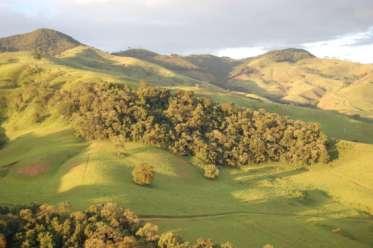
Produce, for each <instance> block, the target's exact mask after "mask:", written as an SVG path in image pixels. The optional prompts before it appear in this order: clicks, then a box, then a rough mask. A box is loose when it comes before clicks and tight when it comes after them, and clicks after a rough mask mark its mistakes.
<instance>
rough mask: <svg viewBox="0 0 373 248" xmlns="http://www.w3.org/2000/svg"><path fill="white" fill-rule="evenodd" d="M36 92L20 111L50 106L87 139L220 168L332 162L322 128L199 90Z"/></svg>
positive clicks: (105, 87)
mask: <svg viewBox="0 0 373 248" xmlns="http://www.w3.org/2000/svg"><path fill="white" fill-rule="evenodd" d="M28 87H31V86H28ZM35 88H36V89H35ZM37 88H40V90H41V92H40V93H38V89H37ZM33 89H35V90H33V91H29V92H28V93H23V94H21V96H22V97H21V98H20V99H21V101H20V102H18V103H17V106H18V108H19V109H20V110H22V109H23V108H24V106H27V104H28V103H30V102H31V103H35V104H36V103H39V102H40V103H41V104H44V105H46V103H49V105H51V106H53V107H54V108H56V109H58V111H59V112H60V114H62V115H63V116H64V117H65V118H67V119H70V120H71V121H72V123H73V127H74V129H75V131H76V133H77V134H78V135H79V136H81V137H83V138H85V139H87V140H97V139H99V140H100V139H110V140H121V141H122V142H125V141H136V142H142V143H146V144H153V145H157V146H159V147H162V148H166V149H168V150H170V151H172V152H174V153H177V154H180V155H185V156H189V155H192V156H196V157H197V158H198V159H200V160H201V161H203V162H204V163H205V164H211V165H215V166H230V167H239V166H244V165H248V164H251V163H262V162H265V161H281V160H283V161H287V162H289V163H293V164H312V163H316V162H325V161H327V160H328V152H327V149H326V137H325V135H324V134H323V133H322V132H321V130H320V127H319V125H317V124H314V123H305V122H303V121H293V120H289V119H287V118H286V117H284V116H280V115H278V114H274V113H268V112H266V111H264V110H250V109H243V108H238V107H236V106H234V105H232V104H218V103H215V102H213V101H212V100H211V99H208V98H201V97H197V96H195V95H194V94H193V92H188V91H176V92H175V93H171V91H169V90H166V89H162V88H155V87H150V86H146V85H143V86H141V87H139V88H138V89H137V90H132V89H129V88H128V87H126V86H123V85H119V84H81V85H79V86H75V87H73V88H71V89H69V90H55V89H52V88H50V87H49V88H48V87H44V86H43V87H34V88H33ZM31 92H32V93H31ZM51 92H52V93H51ZM52 95H53V96H52ZM22 100H23V101H22Z"/></svg>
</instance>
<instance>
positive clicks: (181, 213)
mask: <svg viewBox="0 0 373 248" xmlns="http://www.w3.org/2000/svg"><path fill="white" fill-rule="evenodd" d="M17 120H19V116H14V117H13V118H10V119H9V120H8V121H7V122H6V123H4V125H3V126H4V127H5V128H6V130H7V134H8V137H9V138H10V143H9V144H8V145H7V146H6V147H5V148H4V149H2V150H0V168H1V169H0V198H1V202H2V203H3V204H27V203H30V202H35V201H36V202H48V203H52V204H53V203H58V202H62V201H69V202H71V203H72V204H73V206H74V207H75V208H77V209H82V208H84V207H86V206H87V205H89V204H91V203H96V202H102V201H115V202H119V203H120V204H123V205H124V206H126V207H129V208H131V209H133V210H135V211H136V212H137V213H139V214H140V215H141V216H142V217H143V218H145V219H149V220H151V221H153V222H156V223H158V224H159V225H160V227H161V228H162V229H163V230H170V229H171V230H174V231H175V232H178V233H180V234H182V235H183V236H184V237H185V238H187V239H192V238H193V239H194V238H198V237H199V236H205V237H211V238H213V239H216V240H217V241H223V240H232V241H234V243H235V244H236V246H237V247H261V246H262V245H264V244H266V243H271V244H273V245H274V246H275V247H328V248H329V247H371V246H372V245H373V239H372V234H373V231H372V230H373V219H372V217H371V215H369V214H368V212H370V213H372V212H373V209H372V208H371V207H372V206H373V198H372V193H373V182H372V180H371V178H372V173H373V168H372V167H371V166H369V162H370V161H372V160H373V146H371V145H364V144H358V143H350V142H342V143H340V144H339V145H338V147H339V148H338V149H339V152H340V154H339V159H338V160H335V161H334V162H332V163H331V164H330V165H317V166H315V167H313V168H312V170H310V171H307V170H305V169H303V168H297V167H290V166H288V165H284V164H278V163H277V164H275V163H269V164H264V165H261V166H256V167H250V168H245V169H242V170H237V169H222V170H221V175H220V177H219V179H218V180H216V181H210V180H207V179H204V178H203V177H202V175H201V171H200V170H199V169H198V168H197V167H196V166H195V165H193V164H192V163H191V161H193V160H190V159H189V158H182V157H179V156H175V155H173V154H170V153H169V152H167V151H164V150H162V149H159V148H156V147H153V146H147V145H141V144H134V143H128V144H127V145H126V153H127V154H126V155H125V156H124V157H118V156H117V152H116V148H115V147H114V146H113V145H112V144H110V143H108V142H93V143H85V142H83V141H80V140H78V139H77V138H76V137H75V136H74V135H73V133H72V131H71V130H70V129H68V128H66V123H63V121H61V120H59V119H53V118H51V119H48V120H46V121H45V122H44V123H43V124H41V125H32V124H27V125H24V126H22V125H21V124H18V125H16V123H17ZM18 123H19V122H18ZM139 163H148V164H152V165H154V167H155V168H156V171H157V174H156V179H155V181H154V184H153V185H152V186H151V187H141V186H137V185H135V184H133V183H132V181H131V168H132V167H133V166H134V165H136V164H139Z"/></svg>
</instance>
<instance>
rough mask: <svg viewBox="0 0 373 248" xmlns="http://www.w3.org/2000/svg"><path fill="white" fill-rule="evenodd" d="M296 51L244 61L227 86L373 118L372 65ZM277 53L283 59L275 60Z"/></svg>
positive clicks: (276, 98)
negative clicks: (372, 96)
mask: <svg viewBox="0 0 373 248" xmlns="http://www.w3.org/2000/svg"><path fill="white" fill-rule="evenodd" d="M296 51H297V52H294V51H293V50H283V51H277V57H276V56H275V57H274V56H273V54H272V53H268V54H265V55H263V56H259V57H257V58H255V59H249V60H247V61H246V62H244V63H242V64H241V65H239V66H238V67H236V68H235V69H234V70H233V72H232V73H231V79H232V80H231V81H230V82H229V85H230V87H237V85H239V86H240V87H241V88H242V89H243V90H247V91H253V92H255V93H257V94H259V95H263V96H266V97H268V98H271V99H274V100H277V101H285V102H294V103H297V104H302V105H308V106H315V107H319V108H321V109H331V110H336V111H338V112H341V113H345V114H350V115H354V114H355V115H361V116H365V117H372V116H373V111H372V110H373V105H372V100H371V98H370V97H369V95H370V93H371V92H372V90H373V84H372V82H373V74H372V72H373V66H372V65H362V64H356V63H351V62H347V61H340V60H332V59H319V58H316V57H314V56H311V55H310V54H309V53H308V52H306V51H303V56H300V55H299V53H302V52H300V51H299V50H296ZM289 53H290V54H291V53H293V56H295V57H292V56H290V55H289ZM278 54H283V55H282V56H283V57H281V58H280V59H279V55H278ZM297 54H298V55H297ZM297 56H299V57H297Z"/></svg>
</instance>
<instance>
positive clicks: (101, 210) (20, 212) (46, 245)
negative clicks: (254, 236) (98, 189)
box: [0, 203, 233, 248]
mask: <svg viewBox="0 0 373 248" xmlns="http://www.w3.org/2000/svg"><path fill="white" fill-rule="evenodd" d="M7 247H22V248H28V247H30V248H32V247H40V248H60V247H61V248H62V247H69V248H80V247H86V248H108V247H111V248H155V247H159V248H232V247H233V246H232V245H231V244H230V243H229V242H226V243H224V244H221V245H219V244H216V243H215V242H213V241H212V240H210V239H198V240H197V241H196V242H194V243H188V242H184V241H183V240H182V239H181V238H180V237H179V236H177V235H175V234H174V233H172V232H166V233H160V232H159V230H158V226H156V225H154V224H151V223H144V222H142V221H140V219H139V218H138V216H137V215H136V214H135V213H133V212H132V211H130V210H128V209H123V208H121V207H119V206H117V205H116V204H113V203H106V204H100V205H92V206H90V207H89V208H88V209H87V210H85V211H77V212H73V213H71V212H70V207H69V206H68V205H67V204H61V205H58V206H52V205H47V204H43V205H33V206H30V207H17V208H7V207H0V248H7Z"/></svg>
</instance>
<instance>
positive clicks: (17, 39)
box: [0, 29, 80, 55]
mask: <svg viewBox="0 0 373 248" xmlns="http://www.w3.org/2000/svg"><path fill="white" fill-rule="evenodd" d="M78 45H80V43H79V42H78V41H76V40H74V39H73V38H72V37H70V36H68V35H66V34H63V33H61V32H58V31H55V30H51V29H38V30H35V31H33V32H30V33H26V34H19V35H14V36H10V37H6V38H0V51H2V52H4V51H32V52H38V53H41V54H48V55H57V54H60V53H61V52H63V51H66V50H68V49H71V48H74V47H76V46H78Z"/></svg>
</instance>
